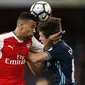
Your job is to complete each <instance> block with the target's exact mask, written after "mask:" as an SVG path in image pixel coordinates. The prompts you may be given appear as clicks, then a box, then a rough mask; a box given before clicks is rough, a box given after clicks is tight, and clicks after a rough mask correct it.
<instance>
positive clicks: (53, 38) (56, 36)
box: [49, 30, 65, 41]
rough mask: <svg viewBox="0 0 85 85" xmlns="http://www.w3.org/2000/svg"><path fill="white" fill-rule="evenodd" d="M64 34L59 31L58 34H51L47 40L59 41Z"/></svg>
mask: <svg viewBox="0 0 85 85" xmlns="http://www.w3.org/2000/svg"><path fill="white" fill-rule="evenodd" d="M64 33H65V31H62V30H61V31H60V32H58V33H56V34H53V35H51V36H50V37H49V40H51V41H57V40H59V39H61V38H62V35H63V34H64Z"/></svg>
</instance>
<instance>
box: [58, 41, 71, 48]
mask: <svg viewBox="0 0 85 85" xmlns="http://www.w3.org/2000/svg"><path fill="white" fill-rule="evenodd" d="M59 45H60V46H61V48H62V49H70V48H71V47H70V46H69V45H68V44H67V43H66V42H65V41H64V40H61V41H60V43H59ZM71 49H72V48H71Z"/></svg>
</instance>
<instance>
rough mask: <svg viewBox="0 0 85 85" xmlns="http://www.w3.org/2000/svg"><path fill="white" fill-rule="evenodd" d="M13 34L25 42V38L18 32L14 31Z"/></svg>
mask: <svg viewBox="0 0 85 85" xmlns="http://www.w3.org/2000/svg"><path fill="white" fill-rule="evenodd" d="M13 33H14V34H15V36H16V37H17V38H18V39H19V40H23V38H22V37H21V35H20V33H19V31H18V30H14V31H13Z"/></svg>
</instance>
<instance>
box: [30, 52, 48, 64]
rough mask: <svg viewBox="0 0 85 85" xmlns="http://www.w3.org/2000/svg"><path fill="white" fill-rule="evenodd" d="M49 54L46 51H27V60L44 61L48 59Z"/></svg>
mask: <svg viewBox="0 0 85 85" xmlns="http://www.w3.org/2000/svg"><path fill="white" fill-rule="evenodd" d="M48 59H49V56H48V54H47V53H43V52H42V53H29V55H28V61H30V62H33V63H35V62H41V61H45V60H48Z"/></svg>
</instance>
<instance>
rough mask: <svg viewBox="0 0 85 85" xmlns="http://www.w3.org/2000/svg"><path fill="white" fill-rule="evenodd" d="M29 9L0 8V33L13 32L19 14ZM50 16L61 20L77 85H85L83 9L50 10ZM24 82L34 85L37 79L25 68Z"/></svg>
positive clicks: (84, 23) (84, 17)
mask: <svg viewBox="0 0 85 85" xmlns="http://www.w3.org/2000/svg"><path fill="white" fill-rule="evenodd" d="M26 11H29V8H0V33H3V32H8V31H13V30H14V29H15V28H16V22H17V18H18V17H19V15H20V13H21V12H26ZM52 14H53V16H55V17H59V18H61V19H62V27H63V30H66V33H65V34H64V35H63V39H64V40H65V41H66V42H67V43H68V44H69V45H70V46H71V47H72V48H73V50H74V56H75V67H76V73H75V77H76V80H77V85H85V31H84V29H85V8H83V7H82V8H52ZM26 69H28V71H26V73H27V74H26V75H25V78H26V82H27V83H28V85H34V81H35V80H36V79H37V77H35V76H34V75H33V74H32V73H31V72H30V71H29V68H27V67H26Z"/></svg>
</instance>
